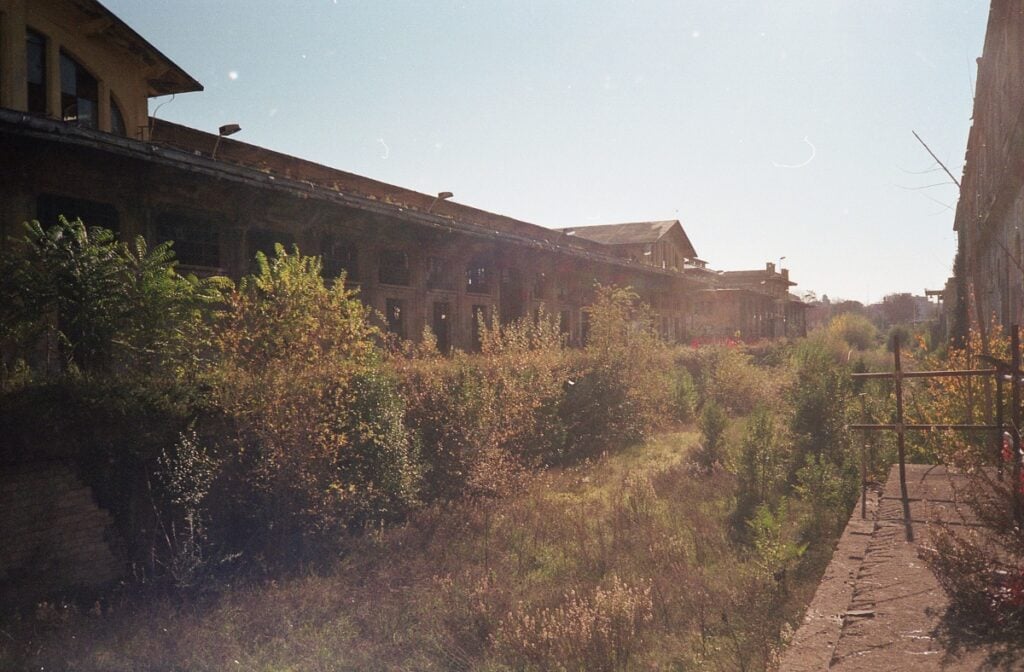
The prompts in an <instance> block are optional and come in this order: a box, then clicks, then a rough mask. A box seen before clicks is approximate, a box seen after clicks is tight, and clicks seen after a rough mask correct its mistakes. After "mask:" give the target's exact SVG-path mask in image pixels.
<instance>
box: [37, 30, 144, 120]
mask: <svg viewBox="0 0 1024 672" xmlns="http://www.w3.org/2000/svg"><path fill="white" fill-rule="evenodd" d="M25 56H26V61H27V62H26V65H27V77H26V85H27V87H28V111H29V112H30V113H32V114H41V115H45V114H47V112H48V109H47V103H46V91H47V81H46V37H45V36H43V35H42V34H40V33H37V32H35V31H34V30H29V31H28V32H27V33H26V37H25ZM60 118H61V119H62V120H63V121H66V122H69V123H73V124H77V125H79V126H85V127H87V128H99V82H97V81H96V78H95V77H93V76H92V75H91V74H89V72H88V71H87V70H86V69H85V68H84V67H82V65H81V64H80V63H79V62H78V61H76V60H75V59H74V58H72V57H71V56H69V55H68V54H67V53H65V52H64V50H63V49H62V50H61V51H60ZM110 131H111V132H112V133H115V134H117V135H127V134H128V128H127V125H126V124H125V120H124V114H123V113H122V112H121V107H120V106H119V105H118V104H117V101H116V100H114V96H113V95H111V96H110Z"/></svg>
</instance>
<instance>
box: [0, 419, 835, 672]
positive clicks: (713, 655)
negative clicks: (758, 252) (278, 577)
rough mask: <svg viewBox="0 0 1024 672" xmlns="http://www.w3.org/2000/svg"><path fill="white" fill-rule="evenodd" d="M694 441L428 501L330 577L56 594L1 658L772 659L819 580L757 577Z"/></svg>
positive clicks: (592, 665) (465, 664) (387, 663)
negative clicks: (111, 598)
mask: <svg viewBox="0 0 1024 672" xmlns="http://www.w3.org/2000/svg"><path fill="white" fill-rule="evenodd" d="M696 441H697V435H696V433H695V432H693V431H687V432H679V433H673V434H666V435H662V436H660V437H658V438H657V439H655V440H653V441H650V442H648V443H647V444H645V445H643V446H637V447H634V448H632V449H629V450H626V451H623V452H621V453H618V454H615V455H612V456H604V457H602V458H600V459H598V460H596V461H594V462H592V463H587V464H583V465H580V466H577V467H574V468H570V469H565V470H552V471H549V472H546V473H543V474H539V475H538V476H537V477H536V478H535V479H533V480H531V481H530V482H529V485H528V486H527V487H525V488H524V489H523V490H522V491H521V492H519V493H517V494H515V495H512V496H508V497H505V498H503V499H498V500H480V501H475V502H465V503H460V504H455V505H447V506H436V507H434V508H431V509H429V510H424V511H421V512H419V513H418V514H416V515H415V516H414V517H413V518H412V519H411V520H409V521H408V522H407V523H406V524H404V525H402V526H400V527H395V528H392V529H389V530H387V531H385V532H381V533H374V534H369V535H366V536H365V537H364V538H363V539H362V540H360V541H359V542H358V543H357V545H356V547H355V549H354V550H353V551H352V552H351V553H350V554H349V555H348V556H347V557H346V558H343V559H340V560H339V561H338V562H337V564H336V565H335V566H334V567H333V568H332V569H331V570H330V571H329V572H327V573H326V574H324V575H318V576H304V577H297V578H292V579H289V580H282V581H281V582H278V583H268V584H262V585H248V586H241V587H235V588H226V589H224V590H223V591H222V592H221V593H220V594H219V595H217V596H212V597H211V596H208V597H205V598H196V599H181V598H178V599H161V600H145V599H140V598H138V597H129V598H124V599H122V600H120V601H117V602H115V603H112V604H110V605H107V606H106V608H103V607H102V606H101V607H100V608H99V609H94V610H91V611H90V610H88V609H75V608H71V607H68V608H61V607H59V606H58V607H53V606H52V605H50V606H48V607H47V608H45V609H43V610H41V611H40V613H38V614H35V615H29V616H23V617H22V618H20V619H15V620H8V622H7V623H5V624H3V625H2V627H3V633H0V634H2V635H6V636H0V668H2V669H23V668H25V669H27V668H32V669H74V670H178V669H181V670H230V669H239V670H243V669H244V670H470V669H473V670H541V669H564V670H631V669H680V670H682V669H691V668H692V667H694V666H697V665H702V666H703V667H702V668H701V669H712V670H716V669H717V670H732V669H741V670H759V669H765V668H766V667H768V666H770V664H771V662H772V660H773V658H774V655H775V652H776V651H777V649H778V646H779V631H780V627H781V626H782V625H783V622H784V620H786V619H787V618H789V619H793V618H795V613H794V608H795V606H794V599H793V596H794V595H798V596H800V597H801V598H803V597H807V596H808V595H807V590H806V587H807V586H813V584H814V582H816V580H817V575H816V573H814V572H809V573H807V574H802V575H801V576H802V577H803V578H802V579H800V578H799V577H798V579H797V580H796V581H794V580H793V579H792V578H791V579H790V580H789V583H788V584H787V585H780V584H779V583H778V582H777V581H775V580H773V579H772V578H771V577H767V578H765V577H764V576H763V573H762V572H759V571H758V569H757V567H758V563H757V559H756V558H755V557H753V553H752V551H750V550H749V549H747V548H745V547H743V546H740V545H737V544H736V543H735V542H734V540H733V539H732V538H731V534H730V527H729V517H730V514H731V512H732V511H733V509H734V505H735V502H734V489H735V479H734V477H733V476H732V475H731V474H729V473H727V472H725V471H723V470H717V471H715V472H713V473H711V474H709V475H696V473H695V471H694V470H693V469H692V468H691V466H690V465H689V463H688V457H687V456H688V453H689V451H690V450H691V449H692V448H693V447H694V445H695V444H696ZM827 550H828V549H826V551H827ZM825 555H827V553H825Z"/></svg>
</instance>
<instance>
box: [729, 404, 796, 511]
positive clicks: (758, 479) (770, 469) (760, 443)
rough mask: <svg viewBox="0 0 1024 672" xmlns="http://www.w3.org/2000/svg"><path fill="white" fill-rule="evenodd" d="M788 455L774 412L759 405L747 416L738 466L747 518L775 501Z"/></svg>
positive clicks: (740, 487)
mask: <svg viewBox="0 0 1024 672" xmlns="http://www.w3.org/2000/svg"><path fill="white" fill-rule="evenodd" d="M787 459H788V455H787V453H786V446H785V445H783V443H782V442H781V441H780V440H779V437H778V436H777V429H776V426H775V419H774V418H773V417H772V414H771V412H770V411H768V409H766V408H759V409H757V410H756V411H755V412H754V413H753V415H751V416H750V417H749V418H748V420H747V432H746V436H745V437H744V438H743V443H742V445H741V447H740V454H739V460H738V465H737V469H736V475H737V477H738V479H739V488H738V492H739V498H740V501H739V503H738V504H737V509H738V511H739V512H740V513H741V515H742V516H743V517H744V518H745V517H746V515H747V514H748V513H749V512H750V511H751V510H752V509H753V508H754V507H756V506H757V505H759V504H762V503H766V502H767V503H772V500H773V496H774V495H775V494H776V493H777V492H778V491H779V490H780V489H781V486H782V484H783V482H784V479H785V475H786V463H787Z"/></svg>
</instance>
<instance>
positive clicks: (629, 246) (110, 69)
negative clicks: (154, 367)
mask: <svg viewBox="0 0 1024 672" xmlns="http://www.w3.org/2000/svg"><path fill="white" fill-rule="evenodd" d="M0 37H2V39H0V54H2V57H0V234H2V238H3V241H4V242H2V243H0V245H4V246H6V245H9V244H10V243H9V241H8V237H9V236H12V235H16V234H17V233H18V230H19V226H20V224H21V222H24V221H27V220H31V219H38V220H40V221H41V222H44V223H50V222H53V221H55V219H56V217H57V216H58V215H60V214H63V215H66V216H69V217H80V218H81V219H82V220H83V221H85V222H86V223H87V224H90V225H101V226H105V227H107V228H110V229H113V230H115V231H117V232H118V234H119V235H120V236H121V237H123V238H130V237H134V236H136V235H142V236H144V237H146V238H147V239H149V240H151V241H163V240H173V241H174V250H175V253H176V255H177V257H178V259H179V262H180V264H181V268H182V270H184V271H190V272H195V273H197V274H226V275H229V276H233V277H239V276H241V275H243V274H245V273H246V272H248V271H249V270H251V269H252V265H253V261H252V260H253V258H254V255H255V253H256V252H257V251H265V252H266V251H270V250H271V249H272V248H273V245H274V243H278V242H279V243H283V244H285V245H286V246H289V247H290V246H291V245H293V244H295V245H298V246H299V248H300V249H301V250H302V251H303V252H304V253H308V254H317V255H321V256H322V259H323V265H324V271H325V275H329V276H331V277H334V276H336V275H337V274H339V273H340V272H342V271H344V272H345V273H346V278H347V280H346V282H347V283H349V284H351V285H352V286H354V287H358V290H359V296H360V298H361V299H362V300H363V301H364V302H365V303H367V304H368V305H370V306H371V307H373V308H375V309H376V310H377V311H378V313H379V314H380V316H381V320H382V324H383V326H385V327H386V328H387V329H388V330H390V331H392V332H394V333H396V334H397V335H399V336H401V337H403V338H409V339H416V338H418V337H419V336H420V335H421V334H422V333H423V331H424V329H428V328H429V329H430V330H431V331H433V332H434V334H435V335H436V337H437V340H438V344H439V346H440V347H441V349H442V350H445V351H447V350H450V349H452V348H461V349H473V348H474V347H475V346H476V345H477V342H478V333H477V331H478V324H479V318H481V317H483V318H484V319H485V320H489V319H490V318H491V317H494V318H497V319H499V320H500V321H502V322H508V321H511V320H514V319H517V318H522V317H528V316H533V315H537V314H538V313H539V312H540V311H542V310H543V311H545V312H546V313H548V314H551V315H554V316H555V317H556V318H557V319H558V321H559V323H560V325H561V327H562V329H563V332H564V333H565V334H566V336H567V338H568V340H569V341H570V342H571V343H575V344H579V343H582V342H584V341H585V340H586V336H587V311H586V307H587V306H588V305H589V304H590V303H591V301H592V299H593V295H594V287H595V285H596V284H598V283H600V284H605V285H610V284H615V285H619V286H630V287H632V288H633V289H634V290H635V291H636V292H637V293H638V294H639V296H640V297H641V299H642V300H644V301H645V302H646V303H648V304H649V305H650V306H651V308H652V311H653V313H654V316H655V322H656V325H657V327H658V329H659V331H660V332H661V334H662V335H663V337H665V338H666V339H669V340H677V341H686V340H688V339H689V338H691V337H692V335H693V330H694V329H695V328H696V327H697V326H698V325H697V324H696V323H695V322H694V320H693V319H692V316H693V307H694V301H695V297H697V296H699V295H702V293H703V294H706V293H707V292H708V291H709V290H713V289H716V288H726V287H729V286H730V285H729V284H728V283H729V282H732V281H734V280H736V279H738V278H739V276H735V277H733V276H730V275H729V274H728V273H725V274H720V273H715V272H713V271H710V270H708V269H707V268H706V264H705V263H704V262H703V261H701V260H700V259H698V258H697V254H696V251H695V250H694V248H693V245H692V244H691V243H690V240H689V238H688V236H687V235H686V233H685V231H684V230H683V228H682V226H681V224H680V223H679V222H678V221H675V220H672V221H669V222H646V223H645V222H641V223H630V224H619V225H608V226H605V227H578V228H576V229H567V230H553V229H547V228H544V227H540V226H537V225H534V224H530V223H528V222H524V221H520V220H516V219H513V218H511V217H506V216H502V215H497V214H494V213H490V212H486V211H483V210H479V209H476V208H472V207H469V206H465V205H460V204H457V203H453V202H451V201H450V200H446V199H444V198H441V197H439V196H433V195H427V194H422V193H418V192H414V191H411V190H408V189H403V188H401V187H396V186H393V185H389V184H385V183H382V182H378V181H376V180H372V179H369V178H365V177H361V176H358V175H354V174H351V173H347V172H344V171H340V170H336V169H333V168H330V167H327V166H323V165H319V164H315V163H312V162H309V161H305V160H302V159H299V158H296V157H292V156H288V155H285V154H281V153H278V152H273V151H271V150H268V149H264V148H262V147H257V146H254V145H250V144H247V143H243V142H238V141H235V140H231V139H227V138H224V137H221V136H220V135H218V134H213V133H206V132H203V131H200V130H197V129H192V128H188V127H185V126H180V125H177V124H173V123H170V122H166V121H162V120H161V121H157V120H154V119H152V118H150V117H149V116H147V112H146V111H147V105H148V99H149V98H150V97H154V96H159V95H166V94H170V93H186V92H191V91H199V90H201V89H202V87H201V85H200V84H199V83H198V82H196V81H195V80H194V79H193V78H192V77H190V76H189V75H188V74H187V73H185V72H184V71H182V70H181V68H179V67H178V66H176V65H175V64H174V63H173V62H171V61H170V60H169V59H167V57H165V56H163V55H162V54H161V53H160V52H159V51H158V50H157V49H156V48H155V47H153V46H152V45H150V44H149V43H148V42H146V41H145V40H144V39H143V38H142V37H141V36H139V35H138V34H137V33H135V32H134V31H132V30H131V29H130V28H129V27H128V26H126V25H124V24H123V23H122V22H121V21H120V20H119V19H117V17H116V16H114V15H113V14H111V13H110V12H109V11H108V10H106V9H105V8H104V7H103V6H102V5H100V4H99V3H98V2H94V1H91V0H48V1H45V2H40V1H32V2H29V1H28V0H0ZM598 229H601V230H602V231H600V232H599V231H598ZM602 238H603V240H602ZM785 273H786V272H785V271H782V273H779V274H774V275H779V276H780V277H781V276H782V275H783V274H785ZM769 275H771V274H769ZM769 279H770V280H771V281H772V282H771V283H770V284H768V285H763V286H762V285H756V286H751V287H745V288H742V291H743V292H746V293H747V295H749V298H750V300H749V301H747V302H746V303H742V304H741V310H740V311H739V312H738V313H736V324H735V325H734V324H732V323H730V324H728V325H723V324H717V323H715V324H714V328H715V329H717V330H719V331H724V332H728V333H731V332H732V331H735V328H733V327H736V325H741V326H739V327H736V328H738V329H740V330H741V331H743V333H744V335H745V336H746V335H747V334H749V337H771V336H778V335H786V333H788V332H787V330H786V329H785V328H782V329H780V328H779V327H778V320H779V319H780V318H779V317H778V310H777V309H778V306H779V305H781V304H779V301H780V300H781V299H780V298H779V297H776V296H774V294H772V292H774V291H775V287H776V285H779V286H788V284H792V283H788V275H786V277H785V282H784V283H783V284H781V285H780V284H779V282H780V281H778V280H776V279H774V276H772V277H770V278H769ZM787 283H788V284H787ZM723 296H725V295H724V294H723ZM758 297H760V298H758ZM762 304H763V306H768V305H769V304H770V306H772V308H771V310H769V309H768V308H764V309H763V310H762ZM744 311H753V313H752V314H755V315H758V316H759V317H758V321H757V322H756V323H751V322H750V319H749V315H747V313H746V312H744ZM772 311H774V312H772ZM730 314H731V313H730ZM723 315H725V313H724V312H723ZM722 319H723V320H725V319H726V318H724V317H723V318H722ZM729 319H732V318H729ZM782 319H783V320H784V319H785V318H782ZM726 321H728V320H726ZM741 323H742V324H741ZM765 324H767V325H771V326H770V327H765V326H763V325H765ZM751 325H754V326H751ZM701 328H702V329H703V328H705V327H704V326H701Z"/></svg>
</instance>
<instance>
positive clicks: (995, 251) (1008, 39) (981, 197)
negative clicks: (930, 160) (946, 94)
mask: <svg viewBox="0 0 1024 672" xmlns="http://www.w3.org/2000/svg"><path fill="white" fill-rule="evenodd" d="M1022 63H1024V7H1022V6H1021V4H1020V3H1019V2H1012V1H1009V0H995V1H994V2H992V7H991V11H990V13H989V19H988V27H987V29H986V32H985V46H984V51H983V52H982V56H981V58H979V59H978V78H977V87H976V89H975V94H974V114H973V115H972V118H973V124H972V126H971V131H970V135H969V136H968V138H967V155H966V159H965V164H964V173H963V179H962V180H961V183H960V194H961V195H960V200H959V201H958V203H957V208H956V218H955V220H954V224H953V228H954V229H955V230H956V232H957V259H956V262H955V264H954V267H953V272H954V275H953V277H952V278H950V280H949V282H947V283H946V288H945V291H944V292H943V297H942V302H943V307H944V310H945V311H946V313H947V316H946V319H947V321H948V323H949V327H948V328H949V330H950V331H951V332H952V334H953V335H954V336H959V337H962V336H963V335H964V334H966V330H967V327H968V325H974V326H977V327H981V328H982V329H984V328H985V327H986V326H987V325H988V323H989V322H991V321H993V320H994V321H996V322H998V323H999V324H1002V325H1004V326H1009V325H1012V324H1021V323H1022V322H1024V238H1022V231H1021V222H1024V115H1022V114H1021V109H1022V107H1024V71H1022V68H1021V64H1022Z"/></svg>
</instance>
